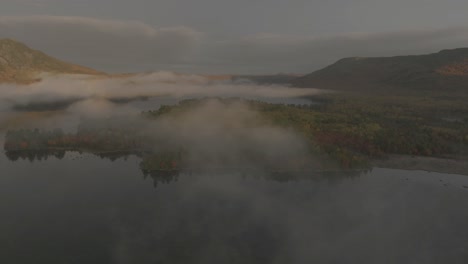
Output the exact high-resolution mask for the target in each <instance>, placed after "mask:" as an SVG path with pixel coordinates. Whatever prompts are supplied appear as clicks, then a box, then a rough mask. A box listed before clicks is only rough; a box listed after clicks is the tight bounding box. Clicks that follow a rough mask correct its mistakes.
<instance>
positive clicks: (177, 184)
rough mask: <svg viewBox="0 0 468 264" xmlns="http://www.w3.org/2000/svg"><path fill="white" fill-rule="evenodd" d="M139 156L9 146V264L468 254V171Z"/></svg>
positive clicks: (3, 201) (423, 259)
mask: <svg viewBox="0 0 468 264" xmlns="http://www.w3.org/2000/svg"><path fill="white" fill-rule="evenodd" d="M139 162H140V159H139V158H138V157H135V156H129V157H128V158H126V159H124V158H120V159H117V160H114V161H111V160H109V159H102V158H99V157H97V156H95V155H92V154H79V153H77V152H67V153H66V154H65V156H64V157H63V158H62V159H58V158H55V157H49V158H48V159H47V160H42V161H38V160H35V161H32V162H31V161H29V160H21V159H20V160H17V161H10V160H9V159H7V158H6V156H5V155H3V153H1V154H0V168H1V169H0V175H1V176H0V212H1V217H0V234H1V235H0V263H15V264H21V263H99V264H104V263H141V264H144V263H425V264H426V263H467V262H468V210H467V208H468V177H467V176H462V175H449V174H440V173H431V172H424V171H405V170H392V169H383V168H374V169H372V171H369V172H362V173H358V174H357V175H356V174H354V175H350V176H345V175H342V176H333V177H332V176H330V177H323V176H319V175H314V173H312V172H311V173H310V175H305V176H304V175H302V176H301V177H300V178H295V179H294V180H293V179H291V180H290V181H288V180H287V179H282V180H275V179H270V178H268V177H263V176H260V175H255V174H254V175H251V174H248V175H245V174H242V173H236V172H207V173H202V172H199V173H193V174H189V173H186V174H184V173H183V174H181V175H179V176H178V177H169V178H167V179H165V178H164V176H161V177H160V178H154V179H153V178H151V177H149V176H148V177H146V178H145V177H144V175H143V174H142V172H141V171H140V169H139ZM155 181H156V184H155ZM155 186H156V188H155Z"/></svg>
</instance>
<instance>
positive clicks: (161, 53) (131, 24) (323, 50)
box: [0, 16, 468, 74]
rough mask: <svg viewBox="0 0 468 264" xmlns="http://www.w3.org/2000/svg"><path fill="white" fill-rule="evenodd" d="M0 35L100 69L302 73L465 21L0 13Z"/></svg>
mask: <svg viewBox="0 0 468 264" xmlns="http://www.w3.org/2000/svg"><path fill="white" fill-rule="evenodd" d="M0 36H2V37H9V38H15V39H18V40H20V41H24V42H25V43H26V44H28V45H30V46H31V47H33V48H36V49H40V50H43V51H45V52H47V53H49V54H51V55H54V56H57V57H59V58H63V59H65V60H69V61H72V62H76V63H79V64H84V65H86V66H91V67H96V68H98V69H101V70H105V71H114V72H115V71H118V72H126V71H149V70H176V71H181V72H197V73H244V74H246V73H277V72H298V73H308V72H311V71H313V70H316V69H318V68H320V67H324V66H326V65H327V64H330V63H333V62H334V61H336V60H338V59H340V58H342V57H350V56H391V55H405V54H422V53H428V52H436V51H438V50H441V49H447V48H457V47H464V46H468V27H450V28H441V29H415V30H405V31H393V32H383V33H344V34H336V35H320V36H297V35H284V34H283V35H281V34H280V35H277V34H255V35H250V36H244V37H230V36H213V35H209V34H206V33H201V32H199V31H197V30H196V29H192V28H189V27H181V26H179V27H169V28H155V27H153V26H151V25H148V24H145V23H143V22H139V21H121V20H105V19H94V18H87V17H67V16H9V17H0Z"/></svg>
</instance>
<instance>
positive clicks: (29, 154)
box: [5, 150, 370, 188]
mask: <svg viewBox="0 0 468 264" xmlns="http://www.w3.org/2000/svg"><path fill="white" fill-rule="evenodd" d="M67 152H76V151H75V150H69V151H67V150H20V151H5V155H6V157H7V158H8V159H9V160H10V161H13V162H14V161H18V160H28V161H30V162H34V161H47V160H48V159H49V158H57V159H59V160H62V159H63V158H64V157H65V154H66V153H67ZM78 152H79V153H82V152H81V151H78ZM92 154H93V155H95V156H98V157H100V158H101V159H106V160H110V161H112V162H114V161H116V160H118V159H124V160H126V159H127V158H128V157H129V156H132V155H134V156H137V157H139V158H141V159H142V160H141V162H140V170H141V173H142V174H143V178H144V179H147V178H148V177H150V178H151V179H152V180H153V186H154V188H157V187H158V186H159V185H160V184H171V183H173V182H177V181H178V180H179V178H180V177H181V176H182V177H196V176H197V175H198V176H200V175H238V176H240V177H242V178H244V179H247V178H255V179H263V180H271V181H276V182H291V181H304V180H307V181H328V182H339V181H341V180H342V179H346V178H354V177H359V176H361V175H363V174H366V173H368V172H370V169H359V170H297V171H292V170H268V169H265V168H262V169H258V168H216V169H213V168H204V167H198V168H184V169H181V168H179V169H146V166H144V165H145V157H146V156H147V155H144V154H143V153H140V152H128V151H118V152H107V153H92Z"/></svg>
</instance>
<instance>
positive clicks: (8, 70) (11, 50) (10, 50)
mask: <svg viewBox="0 0 468 264" xmlns="http://www.w3.org/2000/svg"><path fill="white" fill-rule="evenodd" d="M42 72H47V73H60V74H88V75H104V74H105V73H103V72H99V71H97V70H94V69H91V68H88V67H84V66H80V65H76V64H72V63H68V62H65V61H62V60H59V59H56V58H54V57H51V56H49V55H47V54H45V53H44V52H42V51H38V50H34V49H31V48H30V47H28V46H27V45H25V44H23V43H21V42H18V41H16V40H13V39H0V82H13V83H31V82H34V81H38V80H39V78H38V74H39V73H42Z"/></svg>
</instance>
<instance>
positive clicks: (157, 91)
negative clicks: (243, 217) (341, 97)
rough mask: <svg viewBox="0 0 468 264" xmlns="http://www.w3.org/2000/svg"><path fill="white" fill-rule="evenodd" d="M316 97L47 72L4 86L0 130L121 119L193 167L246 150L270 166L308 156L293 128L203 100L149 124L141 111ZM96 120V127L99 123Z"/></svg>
mask: <svg viewBox="0 0 468 264" xmlns="http://www.w3.org/2000/svg"><path fill="white" fill-rule="evenodd" d="M319 92H320V91H319V90H314V89H298V88H291V87H286V86H275V85H270V86H260V85H255V84H253V83H246V82H245V81H243V82H232V81H214V80H211V79H210V78H206V77H203V76H197V75H178V74H174V73H170V72H157V73H152V74H144V75H135V76H130V77H125V78H124V77H115V78H107V77H106V78H104V77H93V76H76V75H75V76H72V75H68V76H66V75H59V76H53V75H44V76H42V81H41V82H38V83H35V84H32V85H27V86H18V85H11V84H4V85H2V86H0V107H1V109H2V114H1V116H0V118H1V119H0V121H1V123H0V129H3V130H6V129H9V128H23V127H26V128H40V129H46V130H52V129H55V128H61V129H63V130H65V131H66V132H74V131H75V130H76V129H77V127H78V125H79V124H80V123H82V122H83V120H86V119H98V120H101V119H102V120H112V121H113V122H114V121H115V120H117V125H118V126H122V127H128V126H131V127H133V128H137V129H138V131H142V132H143V133H146V134H148V133H150V134H151V135H152V137H153V136H154V139H155V140H154V142H158V143H157V144H155V143H153V144H154V145H157V147H159V148H162V147H163V146H164V147H166V148H169V149H171V148H173V149H177V148H179V147H181V146H182V147H183V148H184V149H186V151H187V152H188V154H189V157H190V161H191V162H192V164H203V163H207V162H213V161H215V162H217V164H220V163H221V164H224V165H227V164H229V165H239V161H240V160H245V158H244V157H243V155H244V154H243V153H257V155H261V156H262V157H264V160H265V162H268V163H273V164H274V163H277V161H281V160H282V159H283V158H282V157H285V156H287V157H289V158H290V159H291V158H294V157H297V158H296V159H300V158H303V157H305V156H307V148H308V144H307V143H306V141H305V140H304V139H303V138H302V137H301V136H300V135H299V134H298V133H296V132H295V131H292V130H291V129H285V128H281V127H277V126H274V125H272V124H271V123H269V122H268V120H265V119H263V118H262V116H261V115H259V113H257V112H256V111H255V110H253V109H251V108H250V107H249V106H248V105H247V104H246V103H244V102H243V101H234V102H230V103H226V102H224V103H223V102H220V101H219V100H216V99H210V100H204V103H202V104H197V105H196V106H194V107H192V108H190V111H187V112H184V113H183V114H180V115H177V116H164V118H162V119H158V120H157V121H154V122H148V121H147V120H144V119H143V118H142V116H141V115H140V113H141V112H142V111H143V110H157V109H158V108H159V107H160V106H161V105H172V104H176V103H177V102H178V101H180V100H183V99H187V98H204V97H210V98H212V97H229V98H231V97H236V98H242V99H254V100H262V101H266V102H272V103H288V104H310V103H311V101H309V100H308V99H306V97H307V96H311V95H315V94H317V93H319ZM99 123H100V122H93V124H97V126H99ZM102 123H106V122H102ZM148 147H156V146H148ZM244 165H245V164H244Z"/></svg>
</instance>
